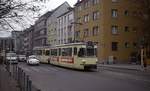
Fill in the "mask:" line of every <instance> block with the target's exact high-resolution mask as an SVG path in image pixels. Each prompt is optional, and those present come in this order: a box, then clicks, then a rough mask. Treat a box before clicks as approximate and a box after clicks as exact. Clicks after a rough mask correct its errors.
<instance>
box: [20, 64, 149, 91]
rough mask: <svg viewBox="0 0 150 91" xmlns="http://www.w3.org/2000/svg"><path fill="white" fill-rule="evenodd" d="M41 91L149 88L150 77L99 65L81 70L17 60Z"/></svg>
mask: <svg viewBox="0 0 150 91" xmlns="http://www.w3.org/2000/svg"><path fill="white" fill-rule="evenodd" d="M18 65H19V66H20V67H21V68H22V69H23V70H24V71H25V72H26V74H28V75H29V76H30V79H31V80H32V83H33V85H34V86H36V87H37V88H39V89H41V90H42V91H150V79H149V78H150V77H147V76H142V75H138V74H130V73H127V72H118V71H111V70H107V69H103V68H101V67H99V68H98V70H97V71H86V72H85V71H78V70H72V69H65V68H61V67H56V66H52V65H46V64H40V65H39V66H30V65H27V64H25V63H19V64H18Z"/></svg>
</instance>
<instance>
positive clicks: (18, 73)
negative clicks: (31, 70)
mask: <svg viewBox="0 0 150 91" xmlns="http://www.w3.org/2000/svg"><path fill="white" fill-rule="evenodd" d="M6 69H7V70H8V71H6V72H7V74H8V75H10V77H11V78H13V79H14V80H15V81H16V82H17V83H18V87H19V88H20V91H41V90H40V89H37V88H36V87H35V86H34V85H33V84H32V81H31V80H30V78H29V75H26V73H25V72H24V71H23V70H22V69H21V68H20V67H18V66H17V65H14V64H11V65H7V66H6ZM0 74H1V72H0ZM0 79H1V78H0ZM6 79H7V78H6ZM1 82H2V81H1ZM3 85H4V84H3ZM6 85H7V84H6ZM8 91H12V90H11V89H10V90H8ZM14 91H17V90H14Z"/></svg>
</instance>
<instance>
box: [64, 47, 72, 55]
mask: <svg viewBox="0 0 150 91" xmlns="http://www.w3.org/2000/svg"><path fill="white" fill-rule="evenodd" d="M62 56H72V48H63V49H62Z"/></svg>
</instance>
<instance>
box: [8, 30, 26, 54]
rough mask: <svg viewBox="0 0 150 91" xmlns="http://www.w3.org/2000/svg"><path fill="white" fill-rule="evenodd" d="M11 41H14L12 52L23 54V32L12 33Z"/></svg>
mask: <svg viewBox="0 0 150 91" xmlns="http://www.w3.org/2000/svg"><path fill="white" fill-rule="evenodd" d="M11 34H12V39H14V51H15V52H16V53H17V54H20V53H22V52H23V39H24V37H23V36H22V35H23V31H12V32H11Z"/></svg>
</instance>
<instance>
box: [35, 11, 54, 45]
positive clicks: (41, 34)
mask: <svg viewBox="0 0 150 91" xmlns="http://www.w3.org/2000/svg"><path fill="white" fill-rule="evenodd" d="M51 14H52V12H51V11H49V12H47V13H45V14H44V15H42V16H41V17H40V18H39V19H38V20H37V21H36V22H35V25H34V47H39V46H47V45H48V43H47V38H48V35H47V26H46V22H47V18H48V17H49V16H50V15H51Z"/></svg>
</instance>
